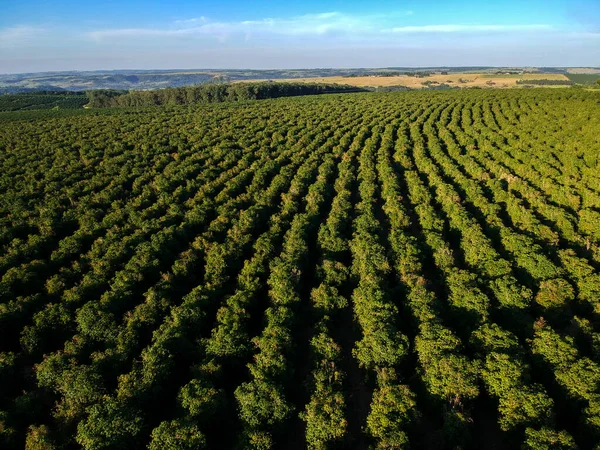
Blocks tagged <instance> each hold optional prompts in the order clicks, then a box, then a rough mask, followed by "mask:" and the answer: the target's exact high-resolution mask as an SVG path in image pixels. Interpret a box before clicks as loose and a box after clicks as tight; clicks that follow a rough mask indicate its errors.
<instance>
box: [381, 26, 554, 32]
mask: <svg viewBox="0 0 600 450" xmlns="http://www.w3.org/2000/svg"><path fill="white" fill-rule="evenodd" d="M540 30H552V26H550V25H543V24H532V25H420V26H406V27H395V28H391V29H388V30H383V31H386V32H392V33H465V32H466V33H469V32H508V31H540Z"/></svg>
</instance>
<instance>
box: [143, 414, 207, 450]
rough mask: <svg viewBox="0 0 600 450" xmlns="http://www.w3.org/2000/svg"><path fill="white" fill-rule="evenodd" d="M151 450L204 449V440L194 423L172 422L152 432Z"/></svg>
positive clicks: (163, 424)
mask: <svg viewBox="0 0 600 450" xmlns="http://www.w3.org/2000/svg"><path fill="white" fill-rule="evenodd" d="M151 439H152V440H151V441H150V445H149V447H148V448H150V449H151V450H162V449H164V450H194V449H202V448H207V447H206V438H205V437H204V435H203V434H202V432H201V431H200V430H199V429H198V426H197V425H196V424H194V423H187V422H182V421H181V420H172V421H170V422H162V423H161V424H160V425H159V426H158V427H157V428H155V429H154V430H152V436H151Z"/></svg>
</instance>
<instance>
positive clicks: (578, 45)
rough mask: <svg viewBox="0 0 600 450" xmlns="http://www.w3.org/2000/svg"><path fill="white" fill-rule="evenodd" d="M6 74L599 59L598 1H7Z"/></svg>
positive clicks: (0, 54)
mask: <svg viewBox="0 0 600 450" xmlns="http://www.w3.org/2000/svg"><path fill="white" fill-rule="evenodd" d="M1 3H2V11H1V14H0V73H15V72H30V71H32V72H33V71H49V70H96V69H168V68H181V69H185V68H188V69H192V68H255V69H260V68H315V67H390V66H413V67H415V66H461V65H496V66H522V65H527V66H600V1H598V0H573V1H566V0H545V1H538V0H525V1H524V0H502V1H493V2H492V1H485V0H483V1H481V0H479V1H450V0H447V1H437V0H430V1H427V2H425V1H375V0H373V1H370V2H365V1H361V2H359V1H342V0H323V1H313V0H305V1H302V2H296V3H291V2H289V1H287V2H286V1H262V2H250V1H242V0H237V1H234V0H221V1H212V0H211V1H188V0H171V1H169V2H167V1H152V0H147V1H141V0H120V1H116V0H104V1H100V2H87V1H78V2H74V1H68V0H55V1H47V0H46V1H42V0H2V2H1Z"/></svg>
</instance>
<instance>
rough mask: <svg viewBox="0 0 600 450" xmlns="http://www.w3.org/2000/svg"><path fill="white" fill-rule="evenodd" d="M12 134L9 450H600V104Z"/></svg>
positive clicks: (8, 116) (318, 104)
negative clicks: (487, 449) (519, 449)
mask: <svg viewBox="0 0 600 450" xmlns="http://www.w3.org/2000/svg"><path fill="white" fill-rule="evenodd" d="M561 76H562V75H561ZM537 78H538V79H539V76H538V77H537ZM0 118H1V119H2V120H0V246H1V249H2V250H1V251H0V274H1V279H0V327H1V329H2V336H1V339H0V381H1V383H0V448H3V449H13V448H14V449H22V448H25V447H26V446H27V448H29V449H34V448H35V449H55V448H56V449H58V448H60V449H63V448H65V449H67V448H84V449H90V450H91V449H107V448H110V449H143V448H150V449H153V450H158V449H175V448H177V449H196V448H211V449H220V448H223V449H231V448H238V447H239V448H257V449H268V448H286V449H302V448H311V449H323V448H332V449H333V448H352V449H366V448H407V446H408V445H410V448H412V449H434V448H435V449H440V448H447V449H455V448H464V449H469V448H472V449H479V448H493V449H514V448H523V449H531V450H534V449H536V450H537V449H548V448H553V449H576V448H581V449H588V448H594V447H595V446H596V445H597V444H598V442H600V275H599V274H598V269H599V268H600V173H599V167H600V134H599V133H598V129H599V128H600V96H599V95H598V92H591V91H585V90H581V89H544V88H540V89H532V90H457V91H447V92H423V91H416V92H402V93H347V94H327V95H319V96H299V97H288V98H279V99H268V100H263V101H244V102H225V103H215V104H196V105H183V106H168V105H167V106H159V107H148V108H129V109H127V108H116V109H111V108H108V109H102V110H96V109H89V110H83V109H81V108H80V109H72V110H69V109H65V110H60V111H52V110H47V111H39V112H35V111H24V112H17V113H9V112H6V113H2V114H1V115H0Z"/></svg>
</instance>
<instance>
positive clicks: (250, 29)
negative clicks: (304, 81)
mask: <svg viewBox="0 0 600 450" xmlns="http://www.w3.org/2000/svg"><path fill="white" fill-rule="evenodd" d="M411 14H413V12H412V11H403V12H399V13H395V14H392V15H393V16H408V15H411ZM385 20H389V16H382V15H371V16H354V15H350V14H344V13H340V12H326V13H319V14H306V15H303V16H297V17H291V18H264V19H262V20H244V21H239V22H223V21H214V22H213V21H211V20H209V19H207V18H206V17H200V18H193V19H187V20H177V21H175V22H173V23H172V24H171V26H170V27H166V28H125V29H113V30H98V31H93V32H90V33H89V36H90V37H91V38H92V39H94V40H103V39H111V38H120V37H128V38H131V37H135V36H139V37H146V36H192V35H198V36H203V35H204V36H215V37H218V38H223V37H228V36H232V35H239V36H241V37H244V38H246V39H247V38H248V36H259V35H279V36H302V35H306V36H310V35H314V36H319V35H326V34H347V35H352V34H357V33H361V34H363V35H368V34H373V33H380V32H381V27H380V26H379V24H380V23H381V22H382V21H385Z"/></svg>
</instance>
